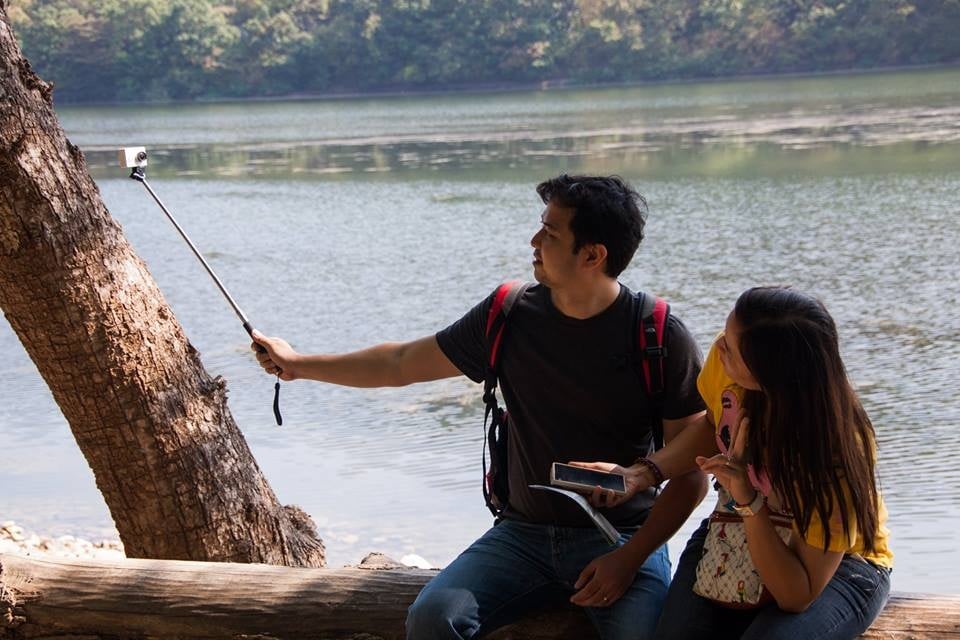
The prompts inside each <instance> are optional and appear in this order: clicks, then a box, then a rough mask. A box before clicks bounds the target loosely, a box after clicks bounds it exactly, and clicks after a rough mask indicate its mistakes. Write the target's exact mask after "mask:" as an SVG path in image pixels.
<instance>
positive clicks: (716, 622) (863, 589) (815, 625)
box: [655, 520, 890, 640]
mask: <svg viewBox="0 0 960 640" xmlns="http://www.w3.org/2000/svg"><path fill="white" fill-rule="evenodd" d="M707 523H708V520H704V521H703V524H701V525H700V528H699V529H698V530H697V531H696V533H694V534H693V535H692V536H691V537H690V540H689V542H687V546H686V548H685V549H684V551H683V554H682V555H681V556H680V561H679V562H678V563H677V572H676V574H675V575H674V576H673V582H672V583H671V584H670V592H669V593H668V594H667V601H666V603H665V604H664V606H663V615H662V616H661V618H660V624H659V625H658V626H657V633H656V636H655V638H656V639H657V640H683V639H684V638H691V639H693V638H706V637H709V638H711V640H716V639H718V638H745V639H750V640H759V639H760V638H764V639H766V638H770V639H782V640H794V639H797V640H799V639H804V640H826V639H831V640H841V639H852V638H856V637H857V636H859V635H860V634H862V633H863V632H864V631H866V630H867V628H868V627H869V626H870V625H871V624H873V621H874V620H875V619H876V617H877V616H878V615H879V614H880V611H881V610H882V609H883V606H884V605H885V604H886V603H887V597H888V596H889V594H890V571H889V570H888V569H882V568H879V567H876V566H874V565H872V564H870V563H869V562H867V561H865V560H863V559H861V558H858V557H854V556H846V557H844V559H843V560H842V561H841V562H840V566H839V567H838V568H837V572H836V573H835V574H834V575H833V578H831V579H830V582H828V583H827V586H826V587H825V588H824V590H823V592H822V593H821V594H820V596H819V597H818V598H817V599H816V600H814V601H813V603H812V604H811V605H810V606H809V607H808V608H807V610H806V611H803V612H802V613H787V612H785V611H781V610H780V609H779V608H777V606H776V605H775V604H771V605H767V606H765V607H762V608H760V609H753V610H749V611H739V610H735V609H728V608H726V607H723V606H721V605H718V604H715V603H713V602H711V601H710V600H708V599H706V598H702V597H700V596H698V595H697V594H695V593H694V592H693V583H694V582H696V579H697V576H696V571H697V562H698V561H699V560H700V555H701V553H702V550H703V542H704V539H705V538H706V536H707Z"/></svg>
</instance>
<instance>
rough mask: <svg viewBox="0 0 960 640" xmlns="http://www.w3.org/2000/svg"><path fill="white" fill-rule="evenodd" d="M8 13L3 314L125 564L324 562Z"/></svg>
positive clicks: (2, 98)
mask: <svg viewBox="0 0 960 640" xmlns="http://www.w3.org/2000/svg"><path fill="white" fill-rule="evenodd" d="M6 8H7V0H0V308H2V309H3V312H4V313H5V314H6V317H7V319H8V320H9V321H10V324H11V326H12V327H13V329H14V331H16V333H17V335H18V336H19V338H20V340H21V342H22V343H23V345H24V347H25V348H26V350H27V353H29V354H30V357H31V358H32V359H33V361H34V363H35V364H36V366H37V369H39V371H40V374H41V375H42V376H43V378H44V380H45V381H46V383H47V385H49V387H50V390H51V391H52V392H53V397H54V399H55V400H56V402H57V404H58V405H59V406H60V408H61V410H62V411H63V414H64V416H65V417H66V419H67V421H68V422H69V424H70V428H71V430H72V431H73V435H74V437H75V438H76V441H77V444H78V445H79V447H80V450H81V451H82V452H83V455H84V456H85V457H86V459H87V462H88V463H89V464H90V467H91V468H92V469H93V472H94V475H95V477H96V481H97V486H98V487H99V489H100V491H101V492H102V493H103V496H104V498H105V500H106V503H107V506H108V507H109V508H110V513H111V514H112V515H113V519H114V521H115V522H116V525H117V529H118V530H119V532H120V537H121V539H122V541H123V544H124V547H125V549H126V552H127V555H128V556H130V557H139V558H169V559H189V560H212V561H233V562H263V563H271V564H285V565H295V566H322V565H323V564H324V548H323V543H322V542H321V541H320V540H319V539H317V537H316V534H315V531H314V527H313V524H312V522H311V521H310V519H309V517H307V516H306V514H304V513H303V512H302V511H300V510H299V509H297V508H290V507H283V506H282V505H280V504H279V503H278V501H277V499H276V497H275V496H274V494H273V491H272V490H271V489H270V487H269V485H268V484H267V481H266V479H265V478H264V477H263V474H262V473H261V472H260V469H259V468H258V467H257V464H256V462H255V461H254V459H253V457H252V455H251V454H250V450H249V449H248V447H247V444H246V442H245V441H244V438H243V436H242V435H241V434H240V432H239V430H238V429H237V426H236V424H235V422H234V420H233V418H232V417H231V415H230V412H229V411H228V409H227V405H226V389H225V384H224V382H223V380H221V379H219V378H211V377H210V376H209V375H208V374H207V373H206V371H204V368H203V366H202V364H201V362H200V359H199V357H198V354H197V352H196V350H195V349H194V348H193V347H192V346H191V345H190V343H189V342H188V341H187V339H186V337H185V335H184V333H183V329H182V328H181V327H180V325H179V323H178V322H177V321H176V319H175V318H174V316H173V313H172V312H171V311H170V308H169V307H168V306H167V303H166V301H165V300H164V298H163V295H162V294H161V293H160V290H159V289H158V288H157V285H156V283H155V282H154V280H153V278H152V277H151V276H150V274H149V273H148V272H147V268H146V266H145V265H144V263H143V261H142V260H140V258H139V257H137V255H136V254H134V252H133V250H132V249H131V247H130V245H129V243H128V242H127V240H126V238H125V237H124V235H123V232H122V230H121V229H120V226H119V225H118V224H117V223H116V222H115V221H114V220H113V219H112V218H111V217H110V215H109V213H108V212H107V210H106V208H105V207H104V204H103V202H102V200H101V198H100V193H99V191H98V189H97V186H96V185H95V184H94V182H93V180H92V179H91V178H90V177H89V175H88V173H87V170H86V163H85V162H84V159H83V155H82V154H81V153H80V151H79V149H77V147H75V146H74V145H72V144H71V143H70V142H69V141H68V140H67V139H66V138H65V136H64V133H63V130H62V129H61V128H60V125H59V122H58V121H57V118H56V115H55V114H54V111H53V108H52V104H51V88H50V86H49V85H48V84H46V83H45V82H44V81H43V80H41V79H40V78H38V77H37V76H36V75H35V74H34V73H33V72H32V71H31V70H30V65H29V63H28V62H27V61H26V60H25V59H24V58H23V55H22V53H21V51H20V48H19V46H18V45H17V42H16V40H15V39H14V35H13V32H12V30H11V28H10V23H9V21H8V19H7V13H6ZM23 410H24V411H28V410H29V407H23ZM8 462H11V463H12V462H13V461H8Z"/></svg>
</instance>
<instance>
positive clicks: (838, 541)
mask: <svg viewBox="0 0 960 640" xmlns="http://www.w3.org/2000/svg"><path fill="white" fill-rule="evenodd" d="M697 389H698V390H699V391H700V395H701V396H702V397H703V401H704V403H705V404H706V405H707V410H708V411H709V412H710V415H711V417H712V418H713V423H714V424H715V425H720V424H721V417H722V413H723V405H722V400H721V396H722V394H723V392H724V391H730V392H732V393H733V394H735V395H736V397H737V398H738V399H739V400H741V401H742V400H743V393H744V390H743V388H742V387H741V386H740V385H738V384H737V383H735V382H734V381H733V380H732V379H731V378H730V376H728V375H727V373H726V371H724V369H723V364H722V363H721V362H720V352H719V351H718V349H717V342H716V341H714V343H713V345H712V346H711V347H710V353H709V354H707V360H706V362H704V364H703V369H702V370H701V371H700V377H698V378H697ZM718 437H719V434H718ZM844 491H846V489H844ZM845 497H847V503H848V504H849V496H845ZM877 516H878V520H879V528H878V530H877V535H876V536H875V538H874V546H875V547H876V548H875V549H874V550H873V551H870V552H867V551H865V550H864V548H863V539H862V538H861V537H860V536H859V535H858V533H857V521H856V516H855V514H854V513H852V512H851V513H850V514H849V516H848V518H849V520H850V537H849V538H848V537H847V536H846V535H845V534H844V532H843V523H842V520H841V519H840V516H839V514H835V517H831V518H830V523H829V526H830V547H829V548H828V550H829V551H842V552H844V553H847V554H859V555H861V556H863V557H864V558H866V559H867V560H870V561H871V562H873V563H874V564H877V565H880V566H882V567H892V566H893V553H892V552H891V551H890V548H889V546H888V540H889V535H890V532H889V530H888V529H887V527H886V521H887V507H886V505H885V504H884V502H883V498H882V497H881V498H880V505H879V508H878V513H877ZM794 530H795V531H796V530H797V528H796V524H794ZM798 534H799V531H798ZM823 539H824V527H823V522H822V521H821V520H820V518H819V517H818V516H817V514H816V513H814V514H813V517H812V518H811V519H810V526H809V527H808V529H807V535H805V536H804V537H803V540H804V542H806V543H807V544H809V545H810V546H812V547H817V548H819V549H822V548H823Z"/></svg>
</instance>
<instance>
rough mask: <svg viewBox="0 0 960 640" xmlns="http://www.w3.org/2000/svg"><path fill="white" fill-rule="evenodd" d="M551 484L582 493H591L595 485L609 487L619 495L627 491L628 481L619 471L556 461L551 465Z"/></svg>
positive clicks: (602, 487)
mask: <svg viewBox="0 0 960 640" xmlns="http://www.w3.org/2000/svg"><path fill="white" fill-rule="evenodd" d="M550 484H553V485H556V486H558V487H566V488H567V489H573V490H574V491H579V492H581V493H589V492H591V491H593V490H594V488H595V487H600V488H601V489H609V490H611V491H613V492H614V493H616V494H617V495H623V494H625V493H626V492H627V486H626V482H625V481H624V479H623V476H622V475H620V474H619V473H607V472H606V471H594V470H593V469H584V468H583V467H574V466H571V465H569V464H563V463H562V462H554V463H553V465H551V467H550Z"/></svg>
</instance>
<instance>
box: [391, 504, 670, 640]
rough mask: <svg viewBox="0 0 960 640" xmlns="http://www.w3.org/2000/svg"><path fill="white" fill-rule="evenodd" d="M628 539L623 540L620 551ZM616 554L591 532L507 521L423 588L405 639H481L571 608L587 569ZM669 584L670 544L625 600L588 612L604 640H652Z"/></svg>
mask: <svg viewBox="0 0 960 640" xmlns="http://www.w3.org/2000/svg"><path fill="white" fill-rule="evenodd" d="M628 539H629V537H628V536H627V535H626V534H623V533H621V536H620V542H619V544H621V545H622V544H624V543H626V541H627V540H628ZM611 550H612V548H611V547H610V546H609V545H608V544H607V543H606V541H605V540H604V539H603V536H602V535H601V534H600V532H599V531H597V530H596V529H594V528H592V527H591V528H584V529H579V528H569V527H554V526H549V525H537V524H528V523H523V522H516V521H511V520H505V521H503V522H501V523H500V524H498V525H496V526H495V527H493V528H492V529H490V530H489V531H487V532H486V533H485V534H483V536H482V537H481V538H480V539H479V540H477V541H476V542H474V543H473V544H472V545H470V547H469V548H468V549H467V550H466V551H464V552H463V553H462V554H460V556H459V557H457V559H456V560H454V561H453V562H452V563H450V565H449V566H448V567H447V568H445V569H444V570H443V571H441V572H440V573H439V574H438V575H437V576H436V577H435V578H434V579H433V580H431V581H430V582H429V583H428V584H427V586H425V587H424V588H423V591H421V592H420V595H419V596H417V599H416V601H415V602H414V603H413V604H412V605H411V606H410V609H409V611H408V612H407V638H408V640H435V639H440V638H444V639H447V638H450V639H460V638H479V637H480V636H482V635H484V634H486V633H489V632H490V631H493V630H494V629H496V628H497V627H501V626H503V625H505V624H509V623H511V622H514V621H516V620H517V619H518V618H520V617H521V616H523V614H525V613H530V612H532V611H534V610H536V609H538V608H540V607H542V606H544V605H549V604H552V605H558V604H565V603H567V600H568V599H569V598H570V596H571V595H573V593H574V592H575V590H574V588H573V584H574V583H575V582H576V581H577V577H578V576H579V575H580V572H581V571H582V570H583V568H584V567H586V566H587V564H589V563H590V561H591V560H593V559H594V558H596V557H598V556H601V555H603V554H605V553H608V552H609V551H611ZM669 584H670V559H669V557H668V555H667V547H666V545H664V546H662V547H660V548H659V549H657V550H656V551H655V552H654V553H652V554H651V555H650V557H649V558H648V559H647V561H646V562H645V563H644V564H643V566H642V567H641V568H640V570H639V571H638V572H637V577H636V579H635V580H634V581H633V585H632V586H631V587H630V588H629V589H628V590H627V591H626V593H624V594H623V596H622V597H621V598H620V599H619V600H617V601H616V602H614V603H613V604H612V605H611V606H609V607H598V608H594V607H586V608H584V611H585V612H586V614H587V615H588V616H589V617H590V620H591V621H592V622H593V624H594V626H595V627H596V628H597V630H598V631H599V633H600V636H601V637H602V638H604V640H621V639H625V638H631V639H634V640H646V639H647V638H650V637H651V635H652V634H653V629H654V627H655V626H656V624H657V619H658V618H659V617H660V608H661V606H662V605H663V599H664V597H665V596H666V593H667V588H668V586H669Z"/></svg>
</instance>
